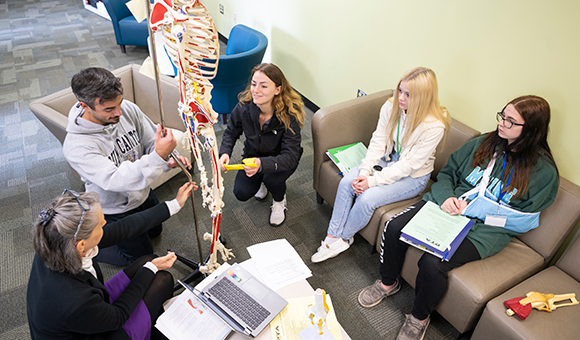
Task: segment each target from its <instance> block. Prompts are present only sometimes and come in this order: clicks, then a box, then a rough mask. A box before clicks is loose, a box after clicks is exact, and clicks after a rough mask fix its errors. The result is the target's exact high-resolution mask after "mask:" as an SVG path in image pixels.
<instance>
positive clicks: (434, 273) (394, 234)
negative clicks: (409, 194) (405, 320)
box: [380, 201, 481, 320]
mask: <svg viewBox="0 0 580 340" xmlns="http://www.w3.org/2000/svg"><path fill="white" fill-rule="evenodd" d="M425 203H427V202H425V201H420V202H418V203H416V204H414V205H412V206H410V207H409V208H407V209H405V210H404V211H403V212H402V213H400V214H398V215H396V216H394V217H393V218H391V219H390V220H389V221H387V222H386V223H385V230H384V231H383V237H382V240H381V266H380V273H381V280H382V282H383V284H385V285H392V284H393V283H395V281H396V279H397V278H398V277H399V274H400V273H401V270H402V268H403V262H404V261H405V253H406V252H407V248H408V247H409V245H408V244H407V243H405V242H403V241H400V240H399V237H400V236H401V230H402V229H403V228H404V227H405V225H407V223H408V222H409V221H410V220H411V218H412V217H413V216H415V214H416V213H417V212H418V211H419V210H420V209H421V208H422V207H423V206H424V205H425ZM480 258H481V257H480V256H479V252H478V251H477V248H475V246H474V245H473V243H471V241H469V240H468V239H467V238H465V239H464V240H463V242H462V243H461V244H460V245H459V247H458V248H457V251H456V252H455V254H453V257H451V259H450V261H449V262H447V261H441V259H440V258H438V257H437V256H434V255H431V254H429V253H424V254H423V256H421V259H420V260H419V263H418V266H419V273H418V274H417V278H416V280H415V302H414V304H413V312H412V314H413V316H414V317H415V318H417V319H419V320H424V319H426V318H427V317H428V316H429V315H430V314H431V312H433V310H435V307H437V305H438V304H439V301H441V299H442V298H443V295H444V294H445V291H446V290H447V280H448V273H449V271H450V270H451V269H453V268H457V267H460V266H462V265H464V264H466V263H468V262H471V261H475V260H479V259H480Z"/></svg>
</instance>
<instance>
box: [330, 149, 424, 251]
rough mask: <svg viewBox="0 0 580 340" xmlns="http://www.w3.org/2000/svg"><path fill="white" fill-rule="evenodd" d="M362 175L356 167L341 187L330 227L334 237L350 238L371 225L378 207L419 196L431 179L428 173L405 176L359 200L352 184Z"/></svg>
mask: <svg viewBox="0 0 580 340" xmlns="http://www.w3.org/2000/svg"><path fill="white" fill-rule="evenodd" d="M390 162H392V160H391V161H389V162H387V161H385V159H384V158H382V159H381V160H380V161H379V165H380V166H382V167H383V168H386V167H387V165H388V164H389V163H390ZM358 175H359V167H356V168H355V169H352V170H351V171H350V172H349V173H348V174H346V175H345V176H344V177H343V178H342V180H341V181H340V184H339V185H338V191H337V193H336V199H335V200H334V208H333V210H332V218H331V219H330V223H329V225H328V234H329V235H330V236H334V237H341V238H343V239H345V240H348V239H350V238H351V237H353V236H354V234H356V233H357V232H358V231H359V230H361V229H362V228H364V227H365V226H366V225H367V223H369V221H370V219H371V217H372V216H373V212H374V211H375V209H376V208H378V207H381V206H383V205H386V204H390V203H393V202H398V201H403V200H406V199H409V198H413V197H415V196H417V195H419V194H420V193H421V192H423V190H425V187H426V186H427V183H428V182H429V176H430V174H427V175H425V176H421V177H418V178H413V177H410V176H409V177H403V178H401V179H400V180H398V181H396V182H394V183H391V184H385V185H380V186H375V187H370V188H368V189H367V190H365V191H364V192H363V193H362V194H360V195H359V196H358V197H356V195H355V193H354V190H353V188H352V181H353V180H354V179H355V178H356V177H357V176H358ZM355 198H356V199H355ZM353 200H354V203H353Z"/></svg>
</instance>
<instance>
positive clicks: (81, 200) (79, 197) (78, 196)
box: [62, 189, 91, 242]
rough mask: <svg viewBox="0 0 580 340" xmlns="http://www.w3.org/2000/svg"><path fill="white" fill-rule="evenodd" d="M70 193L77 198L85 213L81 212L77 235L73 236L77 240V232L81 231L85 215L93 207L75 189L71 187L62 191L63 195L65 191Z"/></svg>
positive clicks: (76, 232)
mask: <svg viewBox="0 0 580 340" xmlns="http://www.w3.org/2000/svg"><path fill="white" fill-rule="evenodd" d="M67 192H68V193H69V194H71V195H72V196H73V197H74V198H76V199H77V202H78V203H79V205H80V207H81V209H83V213H82V214H81V219H80V220H79V225H77V231H75V236H74V237H73V241H75V242H76V241H77V234H78V233H79V230H80V229H81V224H82V223H83V218H84V217H85V212H87V211H88V210H90V209H91V206H90V204H89V203H88V202H87V201H85V200H84V199H82V198H81V195H80V194H79V193H78V192H76V191H74V190H70V189H64V191H63V192H62V195H64V194H65V193H67Z"/></svg>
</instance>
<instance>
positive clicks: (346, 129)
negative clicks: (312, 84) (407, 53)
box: [312, 90, 393, 191]
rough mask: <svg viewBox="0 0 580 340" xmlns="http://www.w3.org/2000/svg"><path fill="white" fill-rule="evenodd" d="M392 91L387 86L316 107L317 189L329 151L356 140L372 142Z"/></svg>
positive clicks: (314, 140)
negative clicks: (381, 113)
mask: <svg viewBox="0 0 580 340" xmlns="http://www.w3.org/2000/svg"><path fill="white" fill-rule="evenodd" d="M392 95H393V91H392V90H385V91H381V92H377V93H373V94H371V95H368V96H364V97H359V98H355V99H351V100H348V101H345V102H342V103H338V104H335V105H331V106H327V107H324V108H321V109H320V110H318V111H316V113H315V114H314V116H313V117H312V143H313V149H314V174H313V180H312V185H313V187H314V190H316V191H318V184H319V182H318V180H319V178H318V176H319V170H320V166H321V164H322V162H324V160H327V159H328V158H327V156H326V151H327V150H328V149H330V148H334V147H337V146H342V145H347V144H352V143H356V142H363V143H364V144H365V145H367V146H368V144H369V141H370V139H371V136H372V134H373V132H374V131H375V129H376V127H377V122H378V120H379V111H380V109H381V106H382V105H383V104H384V103H385V101H387V99H388V98H389V97H391V96H392Z"/></svg>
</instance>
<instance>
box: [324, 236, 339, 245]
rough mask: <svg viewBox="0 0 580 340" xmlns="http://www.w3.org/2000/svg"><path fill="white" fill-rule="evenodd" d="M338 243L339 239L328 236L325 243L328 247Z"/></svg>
mask: <svg viewBox="0 0 580 340" xmlns="http://www.w3.org/2000/svg"><path fill="white" fill-rule="evenodd" d="M336 241H338V238H335V237H330V236H326V238H325V239H324V243H326V244H328V245H331V244H333V243H334V242H336Z"/></svg>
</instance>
